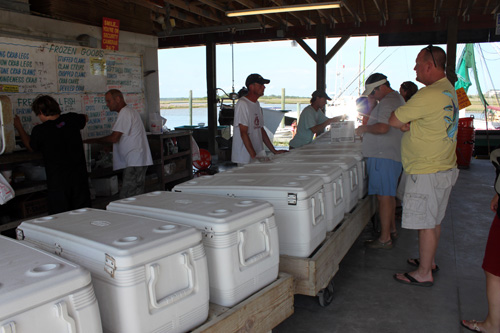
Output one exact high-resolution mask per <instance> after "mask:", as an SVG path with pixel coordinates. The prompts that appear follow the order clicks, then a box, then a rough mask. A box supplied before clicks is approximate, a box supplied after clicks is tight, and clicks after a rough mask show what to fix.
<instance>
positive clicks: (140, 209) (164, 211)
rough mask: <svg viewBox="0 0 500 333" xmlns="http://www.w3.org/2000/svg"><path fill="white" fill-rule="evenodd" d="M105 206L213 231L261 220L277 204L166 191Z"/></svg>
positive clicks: (218, 231)
mask: <svg viewBox="0 0 500 333" xmlns="http://www.w3.org/2000/svg"><path fill="white" fill-rule="evenodd" d="M106 209H108V210H111V211H115V212H125V213H130V214H138V215H141V216H148V217H152V218H157V219H168V220H169V221H172V222H176V223H180V224H188V225H190V226H193V227H196V228H198V229H201V230H204V229H205V228H207V227H209V228H211V231H213V232H217V233H224V234H225V233H231V232H233V231H237V230H239V229H242V228H244V227H245V226H248V225H251V224H253V223H256V222H260V221H262V220H264V219H266V218H269V217H271V216H273V214H274V207H273V206H272V205H271V204H270V203H269V202H267V201H263V200H257V199H242V198H230V197H227V196H221V195H213V194H212V195H210V194H193V193H189V194H188V193H181V192H167V191H155V192H151V193H147V194H142V195H138V196H135V197H130V198H126V199H121V200H117V201H113V202H111V203H110V204H109V205H108V206H107V208H106Z"/></svg>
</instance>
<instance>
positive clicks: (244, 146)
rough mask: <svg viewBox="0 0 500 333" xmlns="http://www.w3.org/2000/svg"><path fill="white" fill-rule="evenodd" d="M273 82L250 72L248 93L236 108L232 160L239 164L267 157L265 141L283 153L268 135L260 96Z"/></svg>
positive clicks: (247, 82)
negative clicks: (266, 85) (259, 100)
mask: <svg viewBox="0 0 500 333" xmlns="http://www.w3.org/2000/svg"><path fill="white" fill-rule="evenodd" d="M269 82H271V81H270V80H267V79H264V78H263V77H262V76H261V75H259V74H250V75H249V76H248V77H247V79H246V82H245V85H246V86H247V88H248V94H247V95H246V96H244V97H241V98H240V99H239V100H238V103H236V107H235V109H234V122H233V126H234V130H233V148H232V152H231V155H232V157H231V160H232V161H233V162H234V163H238V164H248V163H251V162H252V161H254V160H255V159H257V158H259V157H265V155H266V153H265V151H264V146H263V144H262V143H264V144H265V145H266V146H267V147H268V148H269V150H270V151H271V152H272V153H273V154H281V153H283V152H284V151H278V150H276V149H275V148H274V146H273V143H272V142H271V140H270V139H269V137H268V136H267V133H266V130H265V129H264V116H263V114H262V109H261V107H260V104H259V102H258V101H257V100H258V99H259V97H261V96H263V95H264V89H266V87H265V86H264V85H265V84H267V83H269Z"/></svg>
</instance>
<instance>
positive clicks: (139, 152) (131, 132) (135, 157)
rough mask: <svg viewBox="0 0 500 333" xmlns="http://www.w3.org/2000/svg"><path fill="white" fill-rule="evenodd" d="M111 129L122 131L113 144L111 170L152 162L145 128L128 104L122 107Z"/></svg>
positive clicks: (145, 164)
mask: <svg viewBox="0 0 500 333" xmlns="http://www.w3.org/2000/svg"><path fill="white" fill-rule="evenodd" d="M112 130H113V131H114V132H120V133H122V136H121V138H120V140H119V141H118V142H117V143H114V144H113V170H120V169H124V168H126V167H132V166H147V165H152V164H153V159H152V157H151V151H150V150H149V144H148V139H147V137H146V130H145V129H144V125H143V124H142V120H141V117H140V115H139V113H138V112H136V111H134V110H133V109H132V108H130V107H129V106H128V105H127V106H125V107H124V108H122V109H121V110H120V112H118V118H117V119H116V122H115V124H114V125H113V129H112Z"/></svg>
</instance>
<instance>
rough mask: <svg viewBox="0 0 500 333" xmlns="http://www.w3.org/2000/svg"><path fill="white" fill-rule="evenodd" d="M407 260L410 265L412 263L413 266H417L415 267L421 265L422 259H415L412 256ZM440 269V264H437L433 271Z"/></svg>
mask: <svg viewBox="0 0 500 333" xmlns="http://www.w3.org/2000/svg"><path fill="white" fill-rule="evenodd" d="M406 262H407V263H408V264H409V265H412V266H415V267H418V266H420V259H413V258H410V259H408V260H406ZM438 271H439V266H438V265H436V267H434V268H433V269H432V273H437V272H438Z"/></svg>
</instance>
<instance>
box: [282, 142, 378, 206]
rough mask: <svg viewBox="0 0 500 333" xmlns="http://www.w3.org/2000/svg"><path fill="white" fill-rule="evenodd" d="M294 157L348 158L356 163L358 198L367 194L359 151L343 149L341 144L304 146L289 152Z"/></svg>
mask: <svg viewBox="0 0 500 333" xmlns="http://www.w3.org/2000/svg"><path fill="white" fill-rule="evenodd" d="M290 153H291V154H292V155H294V156H327V155H335V156H350V157H354V158H355V159H356V161H357V168H358V176H359V198H360V199H361V198H364V197H365V196H366V194H367V193H368V174H367V172H366V160H365V158H364V157H363V154H362V153H361V150H357V149H356V148H351V147H344V145H343V144H336V145H333V144H322V145H305V146H302V147H300V148H298V149H294V150H292V151H291V152H290Z"/></svg>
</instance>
